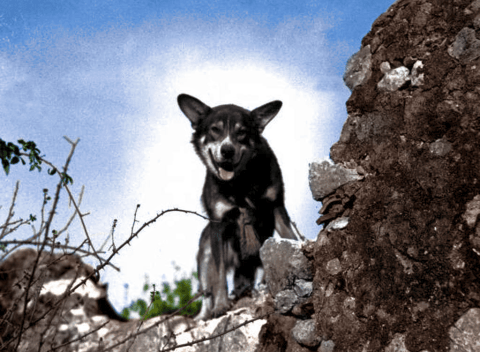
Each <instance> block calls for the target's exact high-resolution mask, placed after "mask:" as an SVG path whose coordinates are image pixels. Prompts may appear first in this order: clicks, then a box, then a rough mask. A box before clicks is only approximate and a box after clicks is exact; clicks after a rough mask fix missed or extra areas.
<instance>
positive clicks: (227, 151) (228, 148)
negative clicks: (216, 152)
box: [220, 144, 235, 159]
mask: <svg viewBox="0 0 480 352" xmlns="http://www.w3.org/2000/svg"><path fill="white" fill-rule="evenodd" d="M220 153H222V156H223V158H224V159H231V158H233V156H234V155H235V148H234V147H233V145H231V144H224V145H222V148H221V149H220Z"/></svg>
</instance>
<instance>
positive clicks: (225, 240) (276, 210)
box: [178, 94, 297, 320]
mask: <svg viewBox="0 0 480 352" xmlns="http://www.w3.org/2000/svg"><path fill="white" fill-rule="evenodd" d="M178 105H179V106H180V109H181V110H182V111H183V113H184V114H185V115H186V116H187V117H188V119H189V120H190V122H191V123H192V127H193V129H194V130H195V132H194V133H193V138H192V143H193V145H194V147H195V151H196V152H197V154H198V156H199V157H200V159H201V160H202V162H203V163H204V164H205V166H206V168H207V176H206V179H205V185H204V186H203V194H202V201H203V205H204V207H205V210H206V212H207V214H208V216H209V218H210V222H209V224H208V225H207V227H206V228H205V229H204V230H203V232H202V236H201V238H200V248H199V252H198V256H197V265H198V275H199V280H200V289H201V290H203V292H204V299H203V304H202V310H201V312H200V313H199V315H198V316H197V317H196V319H197V320H200V319H204V320H205V319H209V318H211V317H217V316H220V315H222V314H224V313H225V311H226V310H227V309H228V308H229V300H228V294H227V280H226V275H227V272H228V271H229V270H230V269H234V293H235V294H236V295H240V294H241V293H242V292H243V291H244V290H245V289H247V288H251V287H252V286H253V283H254V281H255V273H256V271H257V269H259V268H261V266H262V263H261V261H260V256H259V249H260V247H261V246H262V244H263V243H264V242H265V240H266V239H267V238H269V237H270V236H272V235H273V231H274V229H276V230H277V232H278V234H279V235H280V236H281V237H283V238H288V239H297V236H296V235H295V233H294V232H293V230H292V227H291V224H290V219H289V217H288V213H287V211H286V209H285V204H284V191H283V181H282V173H281V171H280V167H279V165H278V162H277V159H276V157H275V155H274V154H273V152H272V150H271V149H270V147H269V145H268V143H267V141H266V140H265V139H264V138H263V137H262V135H261V134H262V132H263V130H264V128H265V126H266V125H267V124H268V123H269V122H270V121H271V120H272V119H273V118H274V117H275V116H276V115H277V113H278V111H279V110H280V108H281V107H282V102H280V101H273V102H271V103H268V104H265V105H262V106H261V107H259V108H257V109H255V110H253V111H248V110H246V109H243V108H241V107H239V106H236V105H220V106H217V107H214V108H211V107H209V106H207V105H205V104H204V103H202V102H201V101H200V100H198V99H196V98H194V97H192V96H189V95H186V94H181V95H179V96H178Z"/></svg>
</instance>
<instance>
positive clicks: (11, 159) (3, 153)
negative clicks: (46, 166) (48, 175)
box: [0, 139, 42, 175]
mask: <svg viewBox="0 0 480 352" xmlns="http://www.w3.org/2000/svg"><path fill="white" fill-rule="evenodd" d="M18 143H20V144H21V149H23V151H25V152H28V159H29V162H30V171H33V170H35V169H38V171H41V170H42V168H41V167H40V164H41V163H42V160H41V159H40V150H39V149H38V148H37V145H36V144H35V142H32V141H29V142H25V141H24V140H23V139H19V140H18ZM21 149H20V148H19V147H18V146H17V145H15V144H13V143H12V142H8V143H7V142H5V141H4V140H3V139H0V159H1V160H2V166H3V170H5V173H6V174H7V175H8V173H9V172H10V165H15V164H18V162H20V161H21V162H22V164H23V165H25V160H23V158H22V157H21V154H20V153H21V152H20V150H21Z"/></svg>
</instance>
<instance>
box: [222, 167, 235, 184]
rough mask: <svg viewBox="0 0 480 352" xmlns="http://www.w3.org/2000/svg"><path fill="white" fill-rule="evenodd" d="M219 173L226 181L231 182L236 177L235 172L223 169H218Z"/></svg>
mask: <svg viewBox="0 0 480 352" xmlns="http://www.w3.org/2000/svg"><path fill="white" fill-rule="evenodd" d="M218 171H219V172H220V178H221V179H222V180H224V181H229V180H231V179H232V177H233V175H234V172H233V171H227V170H224V169H222V168H221V167H219V168H218Z"/></svg>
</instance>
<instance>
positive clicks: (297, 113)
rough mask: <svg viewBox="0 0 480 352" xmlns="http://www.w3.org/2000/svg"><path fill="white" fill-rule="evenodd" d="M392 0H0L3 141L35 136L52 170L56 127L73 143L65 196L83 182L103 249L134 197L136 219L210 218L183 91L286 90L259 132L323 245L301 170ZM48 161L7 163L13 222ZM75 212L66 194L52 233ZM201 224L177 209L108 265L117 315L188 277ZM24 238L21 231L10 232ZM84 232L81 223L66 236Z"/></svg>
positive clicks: (59, 160) (263, 96)
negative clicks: (152, 290)
mask: <svg viewBox="0 0 480 352" xmlns="http://www.w3.org/2000/svg"><path fill="white" fill-rule="evenodd" d="M392 3H393V0H388V1H387V0H375V1H367V0H336V1H327V0H323V1H318V0H299V1H283V0H263V1H252V0H237V1H232V0H229V1H226V0H211V1H185V0H176V1H165V0H162V1H158V0H116V1H112V0H105V1H97V0H95V1H93V0H80V1H78V0H76V1H65V0H45V1H42V2H38V1H35V0H30V1H27V0H5V1H2V3H1V5H0V121H1V123H0V138H1V139H3V140H5V141H7V142H16V141H17V140H18V139H24V140H26V141H28V140H32V141H34V142H35V143H37V146H38V148H39V149H40V150H41V152H42V155H45V158H46V159H47V160H49V161H50V162H52V163H53V164H55V165H56V166H57V167H61V166H63V164H64V162H65V160H66V158H67V156H68V154H69V152H70V144H69V143H68V142H67V141H66V140H65V139H64V138H63V136H67V137H68V138H70V139H71V140H76V139H77V138H79V139H80V142H79V143H78V146H77V148H76V150H75V153H74V156H73V159H72V161H71V164H70V168H69V174H70V175H71V176H72V178H73V179H74V184H73V185H72V186H71V190H72V192H73V193H74V194H76V195H78V193H79V192H80V190H81V187H82V185H84V186H85V194H84V196H83V200H82V205H81V209H82V211H83V212H85V213H86V212H89V213H90V214H89V215H87V216H85V217H84V220H85V223H86V226H87V229H88V232H89V234H90V235H91V237H92V240H93V242H94V244H95V246H96V247H99V246H101V245H102V244H103V243H104V241H105V240H106V239H107V237H108V235H109V234H110V232H111V226H112V223H113V221H114V219H117V221H118V222H117V227H116V229H115V244H116V245H117V246H118V244H120V243H122V242H123V241H124V240H125V239H127V238H128V237H129V235H130V233H131V229H132V224H133V220H134V213H135V209H136V205H137V204H140V205H141V207H140V208H139V210H138V213H137V219H136V220H137V222H136V223H135V224H134V225H135V226H136V228H138V227H139V226H140V225H141V224H142V223H144V222H145V221H148V220H150V219H151V218H152V217H154V216H155V215H156V214H157V213H159V212H161V211H162V210H167V209H171V208H181V209H186V210H191V211H196V212H198V213H200V214H204V211H203V209H202V207H201V203H200V196H201V191H202V186H203V182H204V177H205V168H204V166H203V165H202V164H201V162H200V161H199V159H198V157H197V156H196V154H195V152H194V150H193V146H192V145H191V143H190V140H191V134H192V132H193V131H192V129H191V126H190V123H189V121H188V120H187V118H186V117H185V116H184V115H183V114H182V113H181V111H180V109H179V108H178V106H177V103H176V97H177V96H178V94H181V93H187V94H189V95H193V96H195V97H197V98H198V99H200V100H202V101H203V102H204V103H206V104H207V105H210V106H216V105H221V104H230V103H232V104H236V105H239V106H242V107H244V108H246V109H249V110H253V109H255V108H256V107H258V106H261V105H263V104H266V103H268V102H270V101H273V100H281V101H282V102H283V107H282V109H281V111H280V113H279V114H278V115H277V116H276V117H275V119H274V120H273V121H272V122H270V124H269V125H268V126H267V128H266V130H265V131H264V133H263V134H264V137H265V138H266V139H267V140H268V142H269V144H270V146H271V147H272V149H273V151H274V152H275V154H276V156H277V159H278V160H279V163H280V167H281V169H282V173H283V178H284V183H285V196H286V208H287V210H288V212H289V214H290V217H291V218H292V220H293V221H294V222H295V223H296V224H297V226H298V228H299V230H300V231H301V232H302V233H303V234H304V235H305V236H306V237H307V238H309V239H315V238H316V236H317V234H318V232H319V230H320V227H318V226H317V225H316V224H315V220H316V219H317V218H318V210H319V209H320V207H321V204H320V203H318V202H315V201H314V200H313V199H312V196H311V193H310V190H309V187H308V165H309V163H310V162H312V161H315V160H321V159H324V158H328V156H329V149H330V147H331V145H332V144H333V143H335V142H336V141H337V140H338V138H339V136H340V132H341V129H342V126H343V123H344V122H345V120H346V117H347V112H346V108H345V103H346V101H347V99H348V97H349V95H350V91H349V90H348V88H346V86H345V85H344V83H343V80H342V75H343V72H344V69H345V65H346V62H347V60H348V58H349V57H350V56H351V55H352V54H354V53H355V52H356V51H358V50H359V48H360V44H361V40H362V38H363V37H364V36H365V35H366V34H367V33H368V31H369V30H370V28H371V25H372V23H373V21H374V20H375V19H376V18H377V17H378V16H379V15H380V14H382V13H383V12H385V11H386V10H387V9H388V7H389V6H390V5H391V4H392ZM46 168H47V167H44V171H42V172H40V173H38V172H36V171H35V172H28V168H27V167H22V166H19V165H17V166H15V167H12V169H11V172H10V174H9V175H8V176H6V175H5V174H4V173H3V172H2V173H0V223H3V222H4V221H5V218H6V216H7V212H8V209H9V207H10V202H11V198H12V194H13V190H14V187H15V182H16V181H17V180H20V182H21V183H20V191H19V194H18V197H17V200H16V203H15V216H16V217H17V218H27V217H28V215H29V214H37V215H38V214H40V209H41V205H42V195H43V193H42V190H43V189H44V188H47V189H49V192H50V193H51V194H53V192H54V190H55V185H56V181H57V179H56V178H55V177H52V176H49V175H48V174H47V172H46ZM72 211H73V209H72V207H71V206H70V205H69V204H68V197H67V193H66V192H63V193H62V194H61V202H60V205H59V208H58V214H57V216H56V218H55V222H54V228H58V229H59V228H61V227H63V226H64V224H65V222H66V220H67V218H68V216H69V214H71V212H72ZM34 225H35V223H34ZM205 226H206V221H205V220H204V219H201V218H200V217H197V216H194V215H191V214H190V215H189V214H183V213H168V214H166V215H164V216H162V217H161V218H160V219H159V220H157V222H156V223H154V224H153V225H151V226H149V227H148V228H147V229H146V230H145V231H143V232H141V233H140V235H139V236H138V237H137V238H135V239H134V240H133V241H132V242H131V245H130V246H126V247H125V248H124V249H122V251H121V252H120V254H119V255H117V256H116V257H115V258H114V260H113V263H114V264H115V265H116V266H117V267H119V268H120V269H121V271H120V272H117V271H115V270H113V269H111V268H107V269H106V270H104V271H102V273H101V281H102V282H104V283H108V284H109V290H108V295H109V298H110V300H111V302H112V304H113V305H114V307H115V308H116V309H117V310H118V311H120V310H121V309H122V308H123V307H125V306H126V305H128V304H129V303H130V302H131V300H134V299H137V298H139V297H144V298H145V297H147V296H146V295H144V294H143V293H142V286H143V284H144V283H145V280H146V276H147V277H148V281H149V282H150V283H156V284H157V287H158V286H159V285H160V283H161V282H163V281H172V280H174V279H180V278H182V277H184V276H189V275H190V274H191V272H192V271H195V270H196V264H195V256H196V253H197V250H198V240H199V237H200V233H201V231H202V229H203V228H204V227H205ZM37 227H38V223H37ZM31 234H32V230H31V229H30V228H28V227H26V226H25V227H23V228H20V229H19V230H18V231H17V232H15V233H14V234H12V235H10V236H9V237H8V238H6V240H8V239H14V238H15V239H22V238H25V237H27V236H29V235H31ZM84 238H85V234H84V232H83V229H82V227H81V226H80V223H79V221H78V219H76V220H75V221H74V222H73V224H72V225H71V226H70V228H69V240H70V243H71V244H79V243H81V241H82V240H83V239H84ZM64 239H65V237H64V236H63V237H61V238H60V240H61V241H62V240H64ZM108 244H109V245H110V244H111V240H110V241H109V242H108ZM104 257H106V255H105V256H104ZM85 261H86V262H88V263H90V264H92V265H96V264H97V263H96V262H95V261H94V260H93V259H91V258H86V259H85ZM174 267H178V268H179V269H177V270H175V269H174ZM125 284H128V290H126V288H125Z"/></svg>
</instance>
